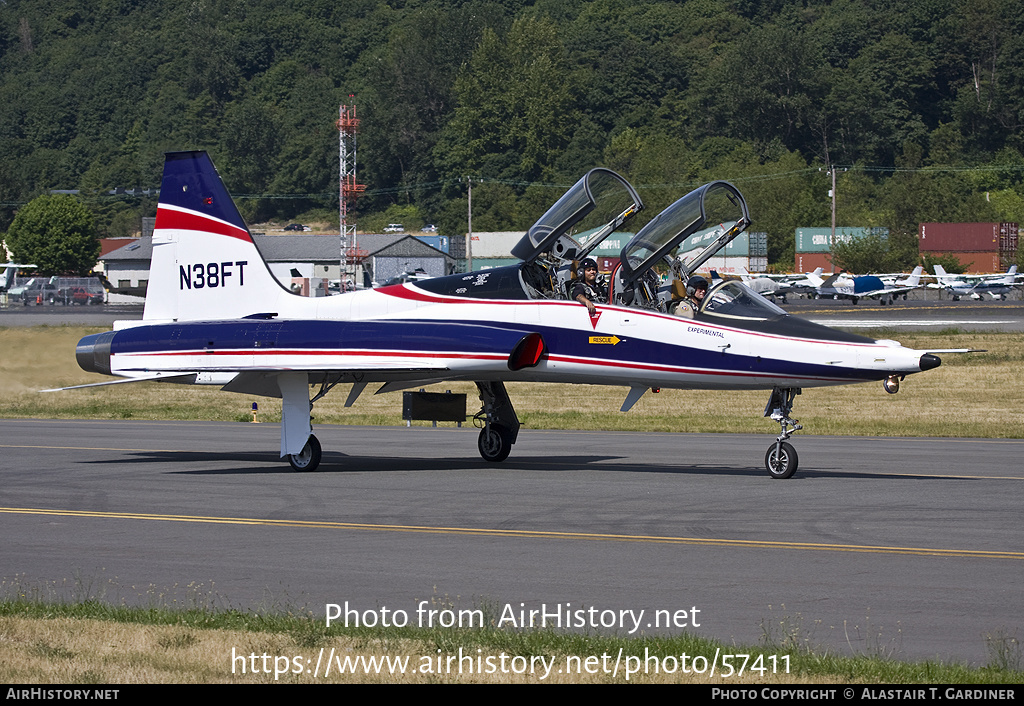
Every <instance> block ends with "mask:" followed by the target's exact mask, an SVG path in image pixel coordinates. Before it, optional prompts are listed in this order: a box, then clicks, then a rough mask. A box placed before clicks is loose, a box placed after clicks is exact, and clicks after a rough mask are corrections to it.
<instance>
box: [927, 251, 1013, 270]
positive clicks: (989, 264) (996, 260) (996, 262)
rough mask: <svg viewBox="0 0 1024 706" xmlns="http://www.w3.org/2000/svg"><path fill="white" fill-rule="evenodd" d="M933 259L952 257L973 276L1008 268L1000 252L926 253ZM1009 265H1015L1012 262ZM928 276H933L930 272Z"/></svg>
mask: <svg viewBox="0 0 1024 706" xmlns="http://www.w3.org/2000/svg"><path fill="white" fill-rule="evenodd" d="M922 254H927V255H929V256H931V257H942V256H943V255H950V256H952V257H955V258H956V259H957V260H958V261H959V262H960V264H961V265H963V266H964V267H966V268H967V273H968V274H972V275H980V274H992V273H995V272H1005V271H1006V267H1007V266H1008V265H1007V266H1004V265H1003V261H1002V258H1001V257H1000V253H999V252H998V251H990V252H950V251H946V252H932V251H929V252H926V253H922ZM1009 264H1011V265H1012V264H1013V263H1012V262H1011V263H1009ZM928 274H932V273H931V272H929V273H928Z"/></svg>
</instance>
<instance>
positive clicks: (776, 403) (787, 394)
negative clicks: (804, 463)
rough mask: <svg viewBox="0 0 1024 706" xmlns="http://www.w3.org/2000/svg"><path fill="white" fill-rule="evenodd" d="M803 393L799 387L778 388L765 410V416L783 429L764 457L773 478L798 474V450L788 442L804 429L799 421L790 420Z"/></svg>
mask: <svg viewBox="0 0 1024 706" xmlns="http://www.w3.org/2000/svg"><path fill="white" fill-rule="evenodd" d="M801 392H802V390H801V389H800V388H799V387H776V388H774V389H773V390H772V396H771V397H770V398H769V399H768V404H767V406H766V407H765V408H764V416H766V417H771V419H772V420H773V421H776V422H778V423H779V425H780V426H781V427H782V433H781V434H779V436H778V437H776V439H775V443H774V444H772V445H771V446H769V447H768V451H767V452H766V453H765V455H764V467H765V469H766V470H767V471H768V474H769V475H770V476H771V477H772V478H778V479H784V478H789V477H790V476H792V475H793V474H794V473H796V469H797V464H798V463H799V458H798V457H797V453H796V449H795V448H793V445H792V444H790V443H788V442H787V439H789V437H790V436H792V435H793V432H796V431H800V430H801V429H803V426H801V425H800V424H797V422H798V421H799V420H797V419H790V418H789V414H790V412H792V411H793V400H794V399H796V396H797V395H799V394H800V393H801Z"/></svg>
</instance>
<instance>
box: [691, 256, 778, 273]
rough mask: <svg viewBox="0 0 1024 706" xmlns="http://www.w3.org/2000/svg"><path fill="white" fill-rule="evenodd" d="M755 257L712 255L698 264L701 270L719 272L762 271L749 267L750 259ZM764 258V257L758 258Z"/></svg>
mask: <svg viewBox="0 0 1024 706" xmlns="http://www.w3.org/2000/svg"><path fill="white" fill-rule="evenodd" d="M754 259H755V258H751V257H747V256H745V255H744V256H740V257H731V256H730V257H712V258H709V259H708V261H707V262H705V263H704V264H703V265H701V266H700V271H701V272H710V271H711V270H715V271H716V272H718V273H720V274H723V275H725V274H729V275H739V274H743V273H744V272H756V271H760V272H763V271H764V270H763V269H762V270H754V269H752V268H751V264H752V263H751V260H754ZM759 259H761V260H764V258H759Z"/></svg>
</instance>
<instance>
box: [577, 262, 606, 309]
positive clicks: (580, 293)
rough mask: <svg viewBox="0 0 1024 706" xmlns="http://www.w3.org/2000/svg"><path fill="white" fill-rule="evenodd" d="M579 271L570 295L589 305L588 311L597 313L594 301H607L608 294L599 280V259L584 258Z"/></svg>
mask: <svg viewBox="0 0 1024 706" xmlns="http://www.w3.org/2000/svg"><path fill="white" fill-rule="evenodd" d="M577 272H578V279H576V280H575V281H574V282H573V284H572V289H571V290H570V291H569V296H570V297H572V298H573V299H575V300H576V301H578V302H579V303H580V304H582V305H583V306H585V307H587V311H589V312H590V315H591V316H593V315H594V314H596V313H597V307H595V306H594V302H595V301H605V299H606V297H607V296H608V293H607V292H606V291H604V287H602V286H601V283H599V282H598V281H597V261H596V260H594V258H592V257H588V258H586V259H584V260H583V262H581V263H580V265H579V268H578V270H577Z"/></svg>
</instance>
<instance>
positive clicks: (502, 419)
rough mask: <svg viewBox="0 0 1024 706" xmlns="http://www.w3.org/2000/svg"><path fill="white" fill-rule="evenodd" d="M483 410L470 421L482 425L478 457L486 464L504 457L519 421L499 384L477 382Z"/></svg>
mask: <svg viewBox="0 0 1024 706" xmlns="http://www.w3.org/2000/svg"><path fill="white" fill-rule="evenodd" d="M476 386H477V389H478V390H480V401H481V402H482V403H483V407H482V408H481V409H480V411H479V412H478V413H477V415H476V417H474V420H475V421H476V422H478V423H480V424H482V425H483V426H482V427H481V429H480V437H479V438H478V439H477V443H476V445H477V449H479V451H480V457H481V458H482V459H483V460H485V461H487V462H488V463H500V462H501V461H504V460H505V459H506V458H508V455H509V453H510V452H511V451H512V444H514V443H516V439H517V438H518V436H519V418H518V417H517V416H516V411H515V409H513V407H512V401H511V400H510V399H509V398H508V393H507V392H506V391H505V384H504V383H502V382H477V383H476Z"/></svg>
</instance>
